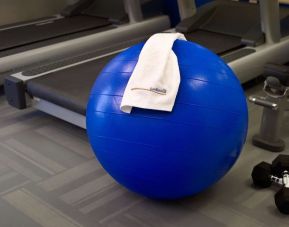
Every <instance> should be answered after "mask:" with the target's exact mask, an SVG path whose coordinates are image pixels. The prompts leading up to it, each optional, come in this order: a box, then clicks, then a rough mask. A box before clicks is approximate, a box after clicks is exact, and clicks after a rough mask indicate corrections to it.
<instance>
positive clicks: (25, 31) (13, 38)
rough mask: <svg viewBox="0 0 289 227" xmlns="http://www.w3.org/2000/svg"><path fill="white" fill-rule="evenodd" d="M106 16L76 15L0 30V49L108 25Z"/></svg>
mask: <svg viewBox="0 0 289 227" xmlns="http://www.w3.org/2000/svg"><path fill="white" fill-rule="evenodd" d="M110 24H111V23H110V22H109V21H108V20H107V19H105V18H99V17H91V16H74V17H69V18H62V19H57V20H53V21H50V22H46V23H39V24H33V25H27V26H23V27H17V28H12V29H7V30H2V31H0V51H3V50H7V49H10V48H15V47H19V46H23V45H28V44H32V43H35V42H40V41H45V40H48V39H52V38H57V37H61V36H65V35H70V34H74V33H77V32H82V31H86V30H90V29H95V28H100V27H104V26H108V25H110Z"/></svg>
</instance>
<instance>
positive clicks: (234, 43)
mask: <svg viewBox="0 0 289 227" xmlns="http://www.w3.org/2000/svg"><path fill="white" fill-rule="evenodd" d="M185 36H186V38H187V40H189V41H192V42H195V43H198V44H200V45H202V46H204V47H206V48H208V49H209V50H211V51H213V52H214V53H216V54H218V55H222V54H224V53H226V52H228V51H232V50H235V49H238V48H240V47H242V46H244V45H242V44H241V39H240V38H239V37H235V36H230V35H223V34H218V33H214V32H208V31H203V30H197V31H194V32H191V33H188V34H185Z"/></svg>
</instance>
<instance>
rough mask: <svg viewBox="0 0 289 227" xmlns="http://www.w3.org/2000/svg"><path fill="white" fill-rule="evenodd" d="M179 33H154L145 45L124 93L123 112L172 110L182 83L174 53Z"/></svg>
mask: <svg viewBox="0 0 289 227" xmlns="http://www.w3.org/2000/svg"><path fill="white" fill-rule="evenodd" d="M177 39H181V40H186V38H185V37H184V35H183V34H180V33H159V34H155V35H153V36H152V37H150V39H149V40H148V41H147V42H146V43H145V45H144V47H143V49H142V51H141V53H140V56H139V60H138V62H137V64H136V66H135V69H134V71H133V73H132V75H131V77H130V79H129V81H128V84H127V87H126V89H125V91H124V95H123V98H122V102H121V106H120V109H121V110H122V111H123V112H125V113H130V112H131V110H132V107H138V108H143V109H152V110H161V111H172V109H173V106H174V103H175V99H176V96H177V93H178V89H179V84H180V70H179V64H178V59H177V56H176V55H175V53H174V52H173V50H172V47H173V44H174V42H175V41H176V40H177Z"/></svg>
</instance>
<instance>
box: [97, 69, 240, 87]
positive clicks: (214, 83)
mask: <svg viewBox="0 0 289 227" xmlns="http://www.w3.org/2000/svg"><path fill="white" fill-rule="evenodd" d="M120 73H121V74H127V75H123V76H127V77H130V76H131V74H132V72H117V73H116V72H106V71H105V72H101V73H100V75H105V74H106V75H113V74H120ZM96 80H97V79H96ZM183 80H195V81H201V82H207V83H210V84H212V85H215V86H221V87H225V88H233V89H235V86H233V85H232V86H229V85H227V84H225V85H223V84H221V83H217V82H214V81H211V80H204V79H200V78H196V77H191V76H183V77H182V76H181V81H183Z"/></svg>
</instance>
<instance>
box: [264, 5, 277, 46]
mask: <svg viewBox="0 0 289 227" xmlns="http://www.w3.org/2000/svg"><path fill="white" fill-rule="evenodd" d="M259 2H260V13H261V23H262V29H263V32H264V33H265V36H266V42H267V43H268V44H274V43H277V42H280V39H281V28H280V16H279V2H278V1H276V0H260V1H259Z"/></svg>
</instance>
